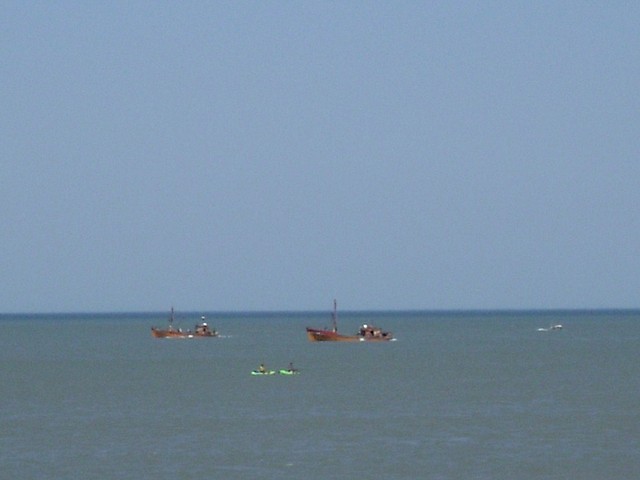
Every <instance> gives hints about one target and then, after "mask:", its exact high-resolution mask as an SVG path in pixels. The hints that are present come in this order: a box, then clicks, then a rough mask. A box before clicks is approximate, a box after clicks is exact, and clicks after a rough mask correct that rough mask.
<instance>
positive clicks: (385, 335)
mask: <svg viewBox="0 0 640 480" xmlns="http://www.w3.org/2000/svg"><path fill="white" fill-rule="evenodd" d="M331 321H332V324H333V327H332V328H331V329H327V328H325V329H319V328H311V327H307V338H308V339H309V341H311V342H385V341H389V340H393V334H392V333H391V332H385V331H383V330H382V329H380V328H378V327H374V326H373V325H367V324H363V325H361V326H360V329H359V330H358V333H356V334H355V335H342V334H340V333H338V313H337V304H336V301H335V300H334V301H333V313H332V314H331Z"/></svg>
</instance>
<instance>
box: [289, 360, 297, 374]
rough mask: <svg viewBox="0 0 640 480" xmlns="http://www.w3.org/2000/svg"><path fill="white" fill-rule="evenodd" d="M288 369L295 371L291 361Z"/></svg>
mask: <svg viewBox="0 0 640 480" xmlns="http://www.w3.org/2000/svg"><path fill="white" fill-rule="evenodd" d="M289 371H290V372H295V371H296V369H295V368H293V362H289Z"/></svg>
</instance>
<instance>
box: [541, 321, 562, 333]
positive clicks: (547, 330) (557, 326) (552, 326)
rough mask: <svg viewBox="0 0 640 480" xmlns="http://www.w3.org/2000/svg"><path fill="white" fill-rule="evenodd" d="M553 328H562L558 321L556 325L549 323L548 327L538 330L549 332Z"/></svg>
mask: <svg viewBox="0 0 640 480" xmlns="http://www.w3.org/2000/svg"><path fill="white" fill-rule="evenodd" d="M553 330H562V325H560V324H559V323H558V324H556V325H551V326H550V327H548V328H539V329H538V331H539V332H551V331H553Z"/></svg>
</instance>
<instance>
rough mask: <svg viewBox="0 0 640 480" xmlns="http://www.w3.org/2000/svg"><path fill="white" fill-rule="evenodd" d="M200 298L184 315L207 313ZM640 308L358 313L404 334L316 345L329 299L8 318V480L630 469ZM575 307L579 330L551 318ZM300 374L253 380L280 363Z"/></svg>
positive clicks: (0, 425)
mask: <svg viewBox="0 0 640 480" xmlns="http://www.w3.org/2000/svg"><path fill="white" fill-rule="evenodd" d="M198 316H199V313H198V314H197V315H196V314H194V315H192V316H190V317H189V318H186V317H183V318H180V317H179V318H178V319H177V322H178V323H179V324H181V325H182V326H183V327H192V326H193V324H194V323H195V320H196V319H197V318H198ZM639 320H640V312H556V313H552V312H545V313H516V312H506V313H505V312H497V313H482V314H474V313H420V312H413V313H376V314H368V315H365V314H349V313H342V314H341V316H340V327H341V331H343V332H344V333H352V332H354V331H355V330H356V328H357V327H358V325H359V323H364V322H367V323H372V324H376V325H379V326H381V327H383V328H385V329H389V330H392V331H393V332H394V334H395V335H396V337H397V339H398V340H397V341H395V342H390V343H376V344H365V343H355V344H351V343H349V344H345V343H309V342H308V341H307V340H306V336H305V332H304V327H305V326H316V327H322V326H325V325H327V324H328V323H329V314H328V313H327V314H325V313H323V314H311V313H309V314H268V315H260V314H247V315H240V314H236V315H222V314H218V315H210V316H209V323H210V324H211V325H213V326H215V327H216V328H217V329H218V330H219V331H220V332H221V334H222V335H223V336H222V337H221V338H216V339H194V340H159V339H152V338H151V335H150V332H149V327H150V326H151V325H164V324H166V315H164V314H158V315H113V316H109V315H102V316H91V315H75V316H72V317H65V316H60V315H56V316H46V315H41V316H34V317H27V316H22V317H20V316H3V317H0V328H2V331H3V332H4V335H2V337H1V338H0V361H1V369H0V386H1V389H2V402H1V403H0V471H1V472H2V477H3V478H11V479H61V478H67V479H68V478H78V479H80V478H81V479H108V478H114V479H115V478H117V479H142V478H152V479H172V480H175V479H178V478H179V479H196V478H197V479H200V478H220V479H311V480H313V479H329V478H331V479H356V478H357V479H418V478H421V479H422V478H426V479H568V478H575V479H577V478H579V479H582V480H585V479H598V480H601V479H604V478H607V479H630V478H637V476H638V475H639V474H640V444H639V443H640V367H639V363H638V346H639V344H640V321H639ZM555 323H561V324H563V325H564V329H563V330H562V331H556V332H538V331H536V330H537V328H538V327H547V326H549V325H550V324H555ZM289 361H293V362H294V363H295V365H296V366H297V367H298V368H300V370H301V374H300V375H297V376H292V377H284V376H277V375H276V376H269V377H255V376H251V375H250V374H249V372H250V371H251V370H252V369H254V368H256V366H257V365H258V364H259V363H260V362H264V363H265V364H266V365H267V367H270V368H274V369H276V368H284V367H285V366H286V365H287V364H288V363H289Z"/></svg>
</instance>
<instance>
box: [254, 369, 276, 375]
mask: <svg viewBox="0 0 640 480" xmlns="http://www.w3.org/2000/svg"><path fill="white" fill-rule="evenodd" d="M275 374H276V372H275V370H265V371H264V372H261V371H260V370H252V371H251V375H275Z"/></svg>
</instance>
